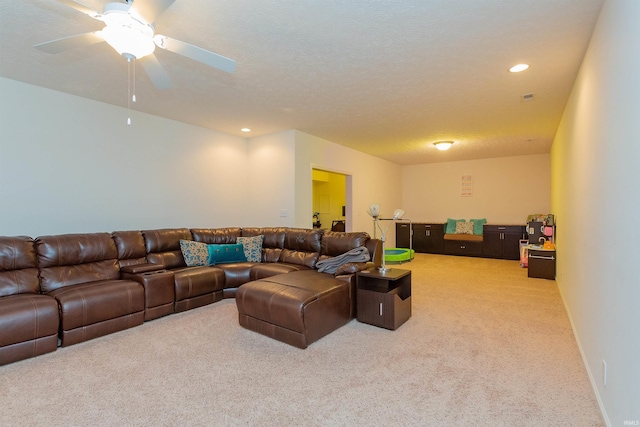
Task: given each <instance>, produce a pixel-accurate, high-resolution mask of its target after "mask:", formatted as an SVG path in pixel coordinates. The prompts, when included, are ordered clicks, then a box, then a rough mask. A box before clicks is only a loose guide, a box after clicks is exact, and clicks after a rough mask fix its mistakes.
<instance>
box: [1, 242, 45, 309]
mask: <svg viewBox="0 0 640 427" xmlns="http://www.w3.org/2000/svg"><path fill="white" fill-rule="evenodd" d="M35 267H36V250H35V245H34V242H33V239H31V237H26V236H20V237H0V297H3V296H7V295H15V294H25V293H31V294H37V293H40V281H39V280H38V270H37V269H36V268H35Z"/></svg>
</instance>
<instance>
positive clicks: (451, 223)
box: [444, 218, 464, 234]
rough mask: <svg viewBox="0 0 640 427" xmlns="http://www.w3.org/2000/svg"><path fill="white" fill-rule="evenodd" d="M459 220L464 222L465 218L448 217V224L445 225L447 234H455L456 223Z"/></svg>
mask: <svg viewBox="0 0 640 427" xmlns="http://www.w3.org/2000/svg"><path fill="white" fill-rule="evenodd" d="M459 222H464V219H452V218H448V219H447V226H446V227H445V231H444V232H445V233H446V234H455V233H456V224H457V223H459Z"/></svg>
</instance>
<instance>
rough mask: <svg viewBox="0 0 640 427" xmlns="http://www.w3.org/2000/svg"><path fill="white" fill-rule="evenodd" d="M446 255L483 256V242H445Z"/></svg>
mask: <svg viewBox="0 0 640 427" xmlns="http://www.w3.org/2000/svg"><path fill="white" fill-rule="evenodd" d="M444 253H445V254H447V255H463V256H481V255H482V242H465V241H460V240H445V241H444Z"/></svg>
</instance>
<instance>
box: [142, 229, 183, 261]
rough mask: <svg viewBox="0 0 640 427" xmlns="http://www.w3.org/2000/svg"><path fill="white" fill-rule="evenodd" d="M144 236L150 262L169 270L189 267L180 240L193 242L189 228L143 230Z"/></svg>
mask: <svg viewBox="0 0 640 427" xmlns="http://www.w3.org/2000/svg"><path fill="white" fill-rule="evenodd" d="M142 236H143V237H144V244H145V249H146V251H147V261H148V262H150V263H152V264H158V265H162V267H163V268H167V269H174V268H182V267H186V266H187V264H186V263H185V262H184V258H183V257H182V252H181V251H180V240H192V239H191V232H190V231H189V229H188V228H164V229H159V230H143V231H142Z"/></svg>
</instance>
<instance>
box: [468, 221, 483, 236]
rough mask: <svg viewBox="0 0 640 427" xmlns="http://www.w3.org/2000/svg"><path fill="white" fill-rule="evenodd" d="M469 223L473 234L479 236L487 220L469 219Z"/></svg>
mask: <svg viewBox="0 0 640 427" xmlns="http://www.w3.org/2000/svg"><path fill="white" fill-rule="evenodd" d="M469 221H470V222H472V223H473V234H478V235H481V234H482V233H483V228H482V226H483V225H485V224H486V223H487V219H486V218H480V219H470V220H469Z"/></svg>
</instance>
